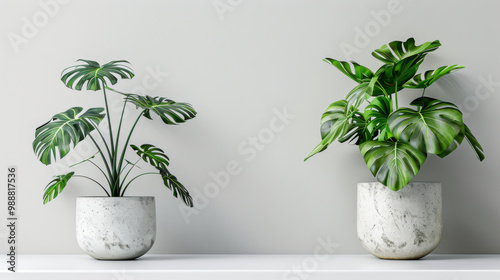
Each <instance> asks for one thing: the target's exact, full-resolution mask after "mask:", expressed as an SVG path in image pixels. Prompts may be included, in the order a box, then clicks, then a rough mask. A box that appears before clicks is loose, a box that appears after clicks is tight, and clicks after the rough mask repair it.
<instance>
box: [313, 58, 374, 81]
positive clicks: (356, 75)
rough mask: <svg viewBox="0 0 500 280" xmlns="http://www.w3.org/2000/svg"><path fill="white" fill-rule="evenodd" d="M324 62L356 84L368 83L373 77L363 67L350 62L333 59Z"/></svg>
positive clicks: (371, 73)
mask: <svg viewBox="0 0 500 280" xmlns="http://www.w3.org/2000/svg"><path fill="white" fill-rule="evenodd" d="M323 60H324V61H326V62H328V63H330V64H331V65H333V66H335V67H337V69H339V70H340V71H341V72H342V73H344V74H345V75H347V77H349V78H351V79H353V80H354V81H356V82H358V83H363V82H370V80H371V78H372V77H373V72H372V71H371V70H370V69H368V68H366V67H365V66H363V65H359V64H358V63H356V62H354V61H352V62H351V63H349V62H347V61H338V60H336V59H333V58H325V59H323Z"/></svg>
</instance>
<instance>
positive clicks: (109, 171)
mask: <svg viewBox="0 0 500 280" xmlns="http://www.w3.org/2000/svg"><path fill="white" fill-rule="evenodd" d="M89 137H90V139H91V140H92V142H94V145H95V146H96V147H97V150H99V154H100V155H101V157H102V161H103V162H104V166H106V171H107V172H108V176H109V177H107V178H109V180H108V181H113V176H112V173H111V170H110V169H109V163H108V161H107V160H106V157H105V156H104V154H103V153H102V150H101V147H99V145H98V144H97V142H96V141H95V139H94V137H92V135H90V134H89ZM109 187H110V188H112V187H113V186H112V185H111V184H109ZM111 192H113V190H111Z"/></svg>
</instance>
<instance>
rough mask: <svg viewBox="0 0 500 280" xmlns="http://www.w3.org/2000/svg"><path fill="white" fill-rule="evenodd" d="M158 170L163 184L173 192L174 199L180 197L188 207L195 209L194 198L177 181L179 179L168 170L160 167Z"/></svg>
mask: <svg viewBox="0 0 500 280" xmlns="http://www.w3.org/2000/svg"><path fill="white" fill-rule="evenodd" d="M157 169H158V171H159V172H160V175H161V178H162V179H163V184H164V185H165V186H166V187H167V188H169V189H170V190H171V191H172V194H173V195H174V197H180V198H181V199H182V201H183V202H184V203H185V204H186V205H187V206H189V207H193V198H192V197H191V195H190V194H189V192H188V190H187V189H186V188H185V187H184V185H182V184H181V182H179V180H177V177H175V176H174V175H173V174H172V173H170V172H169V171H168V170H167V169H166V168H162V167H158V168H157Z"/></svg>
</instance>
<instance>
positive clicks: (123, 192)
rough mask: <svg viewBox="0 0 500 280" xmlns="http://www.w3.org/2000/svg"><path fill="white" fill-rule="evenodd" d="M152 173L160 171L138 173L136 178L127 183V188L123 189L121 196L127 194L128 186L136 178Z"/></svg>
mask: <svg viewBox="0 0 500 280" xmlns="http://www.w3.org/2000/svg"><path fill="white" fill-rule="evenodd" d="M150 174H158V173H154V172H148V173H142V174H140V175H137V176H135V177H134V178H132V179H131V180H130V181H129V182H128V183H127V185H126V186H125V188H124V189H123V191H122V193H121V195H120V196H123V195H124V194H125V191H126V190H127V188H128V186H129V185H130V183H132V181H134V180H135V179H137V178H139V177H141V176H144V175H150Z"/></svg>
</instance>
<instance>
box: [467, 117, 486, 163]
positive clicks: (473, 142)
mask: <svg viewBox="0 0 500 280" xmlns="http://www.w3.org/2000/svg"><path fill="white" fill-rule="evenodd" d="M464 128H465V139H467V142H469V144H470V146H471V147H472V149H473V150H474V152H475V153H476V156H477V158H478V159H479V161H483V160H484V158H485V157H484V150H483V147H481V144H479V141H477V139H476V137H475V136H474V135H472V131H470V129H469V127H467V126H466V125H464Z"/></svg>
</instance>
